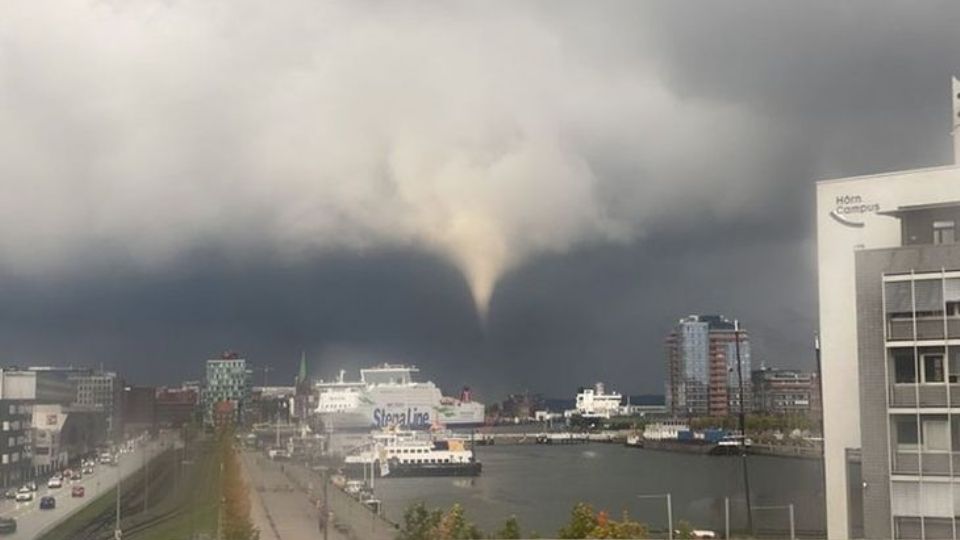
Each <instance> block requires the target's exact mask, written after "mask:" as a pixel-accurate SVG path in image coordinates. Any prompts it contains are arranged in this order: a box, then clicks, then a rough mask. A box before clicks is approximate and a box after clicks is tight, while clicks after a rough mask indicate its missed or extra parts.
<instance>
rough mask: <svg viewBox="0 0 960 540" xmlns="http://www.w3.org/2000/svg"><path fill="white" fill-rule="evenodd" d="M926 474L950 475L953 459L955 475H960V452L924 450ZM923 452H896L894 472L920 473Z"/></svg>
mask: <svg viewBox="0 0 960 540" xmlns="http://www.w3.org/2000/svg"><path fill="white" fill-rule="evenodd" d="M922 456H923V460H922V461H923V475H924V476H948V475H949V474H950V460H951V459H953V475H954V476H958V475H960V454H958V453H952V454H951V453H948V452H924V453H923V454H922ZM920 457H921V454H920V453H919V452H901V451H898V452H895V453H894V455H893V474H909V475H919V474H920V462H921V459H920Z"/></svg>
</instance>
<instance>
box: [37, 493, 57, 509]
mask: <svg viewBox="0 0 960 540" xmlns="http://www.w3.org/2000/svg"><path fill="white" fill-rule="evenodd" d="M56 507H57V500H56V499H54V498H53V497H51V496H49V495H47V496H46V497H40V509H41V510H53V509H54V508H56Z"/></svg>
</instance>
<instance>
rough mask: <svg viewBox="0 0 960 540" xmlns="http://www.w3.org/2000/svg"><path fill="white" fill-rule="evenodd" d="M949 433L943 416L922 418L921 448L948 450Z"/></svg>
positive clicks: (931, 450)
mask: <svg viewBox="0 0 960 540" xmlns="http://www.w3.org/2000/svg"><path fill="white" fill-rule="evenodd" d="M949 435H950V434H949V429H948V424H947V419H946V418H945V417H944V418H941V417H934V418H923V450H924V451H925V452H949V451H950V436H949Z"/></svg>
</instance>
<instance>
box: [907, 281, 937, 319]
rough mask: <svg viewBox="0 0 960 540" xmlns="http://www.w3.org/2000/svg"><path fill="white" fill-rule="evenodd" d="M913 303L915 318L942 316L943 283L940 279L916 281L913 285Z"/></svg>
mask: <svg viewBox="0 0 960 540" xmlns="http://www.w3.org/2000/svg"><path fill="white" fill-rule="evenodd" d="M913 294H914V302H915V304H916V308H917V317H918V318H919V317H940V316H942V315H943V281H942V280H940V279H924V280H917V281H916V282H915V283H914V290H913Z"/></svg>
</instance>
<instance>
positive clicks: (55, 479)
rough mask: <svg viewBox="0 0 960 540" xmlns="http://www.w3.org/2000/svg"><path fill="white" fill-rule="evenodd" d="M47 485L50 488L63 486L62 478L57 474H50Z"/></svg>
mask: <svg viewBox="0 0 960 540" xmlns="http://www.w3.org/2000/svg"><path fill="white" fill-rule="evenodd" d="M47 487H48V488H50V489H57V488H61V487H63V479H62V478H60V477H59V476H51V477H50V480H47Z"/></svg>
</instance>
